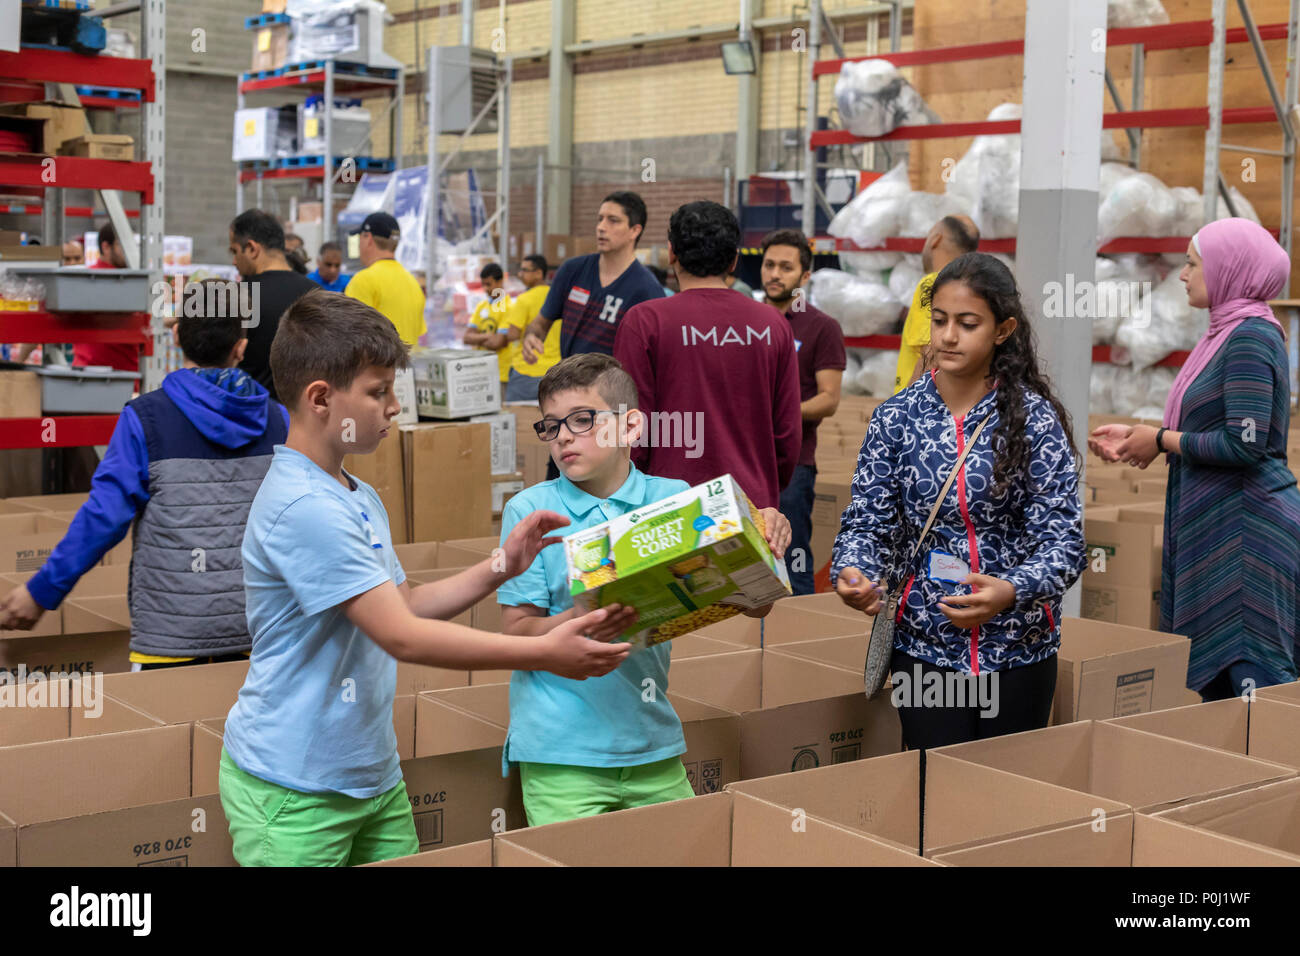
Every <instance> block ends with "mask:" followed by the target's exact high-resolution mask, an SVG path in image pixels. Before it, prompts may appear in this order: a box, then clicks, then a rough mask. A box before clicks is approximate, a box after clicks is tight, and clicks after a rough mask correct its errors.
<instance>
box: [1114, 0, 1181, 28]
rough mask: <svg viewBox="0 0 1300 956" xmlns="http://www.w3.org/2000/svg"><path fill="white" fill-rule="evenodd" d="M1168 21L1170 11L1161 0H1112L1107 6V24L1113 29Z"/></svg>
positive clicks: (1152, 24)
mask: <svg viewBox="0 0 1300 956" xmlns="http://www.w3.org/2000/svg"><path fill="white" fill-rule="evenodd" d="M1168 22H1169V13H1168V11H1167V10H1165V8H1164V4H1162V3H1161V2H1160V0H1110V2H1109V3H1108V4H1107V7H1106V26H1107V27H1108V28H1109V29H1111V30H1114V29H1117V28H1119V27H1151V26H1155V25H1156V24H1159V23H1168Z"/></svg>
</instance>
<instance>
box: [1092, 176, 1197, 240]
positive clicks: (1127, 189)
mask: <svg viewBox="0 0 1300 956" xmlns="http://www.w3.org/2000/svg"><path fill="white" fill-rule="evenodd" d="M1179 212H1180V205H1179V201H1178V199H1177V198H1176V197H1175V196H1174V194H1173V192H1172V191H1171V190H1170V189H1169V187H1168V186H1166V185H1165V184H1164V183H1162V182H1161V181H1160V180H1159V179H1157V178H1156V177H1155V176H1152V175H1151V174H1150V173H1134V174H1133V175H1131V176H1125V177H1123V178H1121V179H1120V180H1119V182H1117V183H1115V185H1114V187H1113V188H1112V189H1111V190H1110V191H1109V193H1107V195H1106V197H1105V199H1102V200H1101V204H1100V206H1099V208H1098V210H1097V241H1098V242H1100V243H1106V242H1110V241H1111V240H1112V239H1117V238H1119V237H1120V236H1168V235H1173V233H1172V232H1171V230H1172V229H1173V227H1174V226H1176V225H1177V224H1178V222H1179Z"/></svg>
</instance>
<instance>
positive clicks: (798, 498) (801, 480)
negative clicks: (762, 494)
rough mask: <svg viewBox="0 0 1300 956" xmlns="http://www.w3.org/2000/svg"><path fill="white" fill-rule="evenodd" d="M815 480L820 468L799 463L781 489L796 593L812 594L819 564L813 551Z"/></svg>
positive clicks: (788, 558)
mask: <svg viewBox="0 0 1300 956" xmlns="http://www.w3.org/2000/svg"><path fill="white" fill-rule="evenodd" d="M816 483H817V469H816V468H815V467H814V466H812V465H796V466H795V469H794V474H793V475H791V476H790V484H788V485H786V486H785V488H784V489H783V490H782V491H781V505H780V512H781V514H783V515H785V517H786V519H787V520H788V521H789V522H790V547H789V548H787V549H786V552H785V569H786V570H787V571H788V572H790V586H791V587H792V588H793V589H794V593H795V594H812V593H813V574H814V573H815V571H816V565H815V564H813V554H812V508H813V487H814V486H815V485H816ZM796 568H798V569H799V570H795V569H796Z"/></svg>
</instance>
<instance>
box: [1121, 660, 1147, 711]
mask: <svg viewBox="0 0 1300 956" xmlns="http://www.w3.org/2000/svg"><path fill="white" fill-rule="evenodd" d="M1155 683H1156V671H1155V668H1154V667H1148V668H1147V669H1146V670H1142V671H1134V672H1133V673H1132V674H1120V675H1119V677H1117V678H1116V679H1115V716H1116V717H1127V716H1128V715H1129V714H1145V713H1146V712H1147V711H1149V710H1150V709H1151V693H1152V690H1153V689H1154V687H1155Z"/></svg>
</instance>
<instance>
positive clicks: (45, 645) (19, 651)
mask: <svg viewBox="0 0 1300 956" xmlns="http://www.w3.org/2000/svg"><path fill="white" fill-rule="evenodd" d="M130 643H131V634H130V632H129V631H126V630H112V631H99V632H96V633H93V634H70V633H65V634H62V635H55V634H51V635H50V636H48V637H20V638H16V639H6V640H0V670H4V671H7V672H8V678H9V680H11V681H13V680H24V679H26V675H31V674H34V673H35V672H37V671H40V672H41V673H42V674H45V675H50V674H93V673H100V674H117V673H121V672H124V671H129V670H130V669H131V656H130V649H129V645H130Z"/></svg>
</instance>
